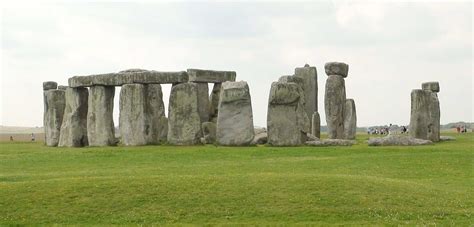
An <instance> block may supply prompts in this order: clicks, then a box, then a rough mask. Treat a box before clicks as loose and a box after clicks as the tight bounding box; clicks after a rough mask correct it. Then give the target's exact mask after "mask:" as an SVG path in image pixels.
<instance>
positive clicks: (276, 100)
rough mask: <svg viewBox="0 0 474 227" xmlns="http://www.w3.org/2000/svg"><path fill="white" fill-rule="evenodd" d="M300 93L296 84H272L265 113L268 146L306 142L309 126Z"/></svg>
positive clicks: (300, 90) (295, 144) (293, 144)
mask: <svg viewBox="0 0 474 227" xmlns="http://www.w3.org/2000/svg"><path fill="white" fill-rule="evenodd" d="M302 93H303V91H302V89H301V87H300V86H299V85H298V84H296V83H283V82H274V83H272V86H271V89H270V95H269V100H268V113H267V130H268V143H269V144H271V145H274V146H297V145H301V144H303V143H304V142H305V141H306V133H307V132H309V129H310V125H309V119H308V116H307V114H306V111H305V109H304V101H303V99H302V98H301V96H302Z"/></svg>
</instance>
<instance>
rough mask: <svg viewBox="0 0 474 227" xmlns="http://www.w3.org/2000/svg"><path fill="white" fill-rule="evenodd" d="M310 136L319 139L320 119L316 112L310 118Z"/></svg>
mask: <svg viewBox="0 0 474 227" xmlns="http://www.w3.org/2000/svg"><path fill="white" fill-rule="evenodd" d="M311 134H313V136H316V137H317V138H321V118H320V117H319V113H318V112H314V113H313V115H312V117H311Z"/></svg>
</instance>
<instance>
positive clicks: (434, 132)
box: [428, 92, 441, 142]
mask: <svg viewBox="0 0 474 227" xmlns="http://www.w3.org/2000/svg"><path fill="white" fill-rule="evenodd" d="M428 116H429V123H428V139H429V140H431V141H433V142H438V141H439V140H440V124H441V123H440V120H441V119H440V117H441V113H440V107H439V100H438V95H436V93H434V92H431V94H430V103H429V106H428Z"/></svg>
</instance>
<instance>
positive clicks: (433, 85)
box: [421, 82, 439, 93]
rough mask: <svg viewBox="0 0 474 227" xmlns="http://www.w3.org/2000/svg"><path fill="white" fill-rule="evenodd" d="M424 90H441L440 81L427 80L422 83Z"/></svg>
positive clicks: (436, 91)
mask: <svg viewBox="0 0 474 227" xmlns="http://www.w3.org/2000/svg"><path fill="white" fill-rule="evenodd" d="M421 88H422V89H423V90H428V91H432V92H435V93H438V92H439V82H426V83H422V84H421Z"/></svg>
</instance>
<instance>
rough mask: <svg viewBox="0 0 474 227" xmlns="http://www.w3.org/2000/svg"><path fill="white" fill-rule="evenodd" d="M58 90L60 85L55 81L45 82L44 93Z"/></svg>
mask: <svg viewBox="0 0 474 227" xmlns="http://www.w3.org/2000/svg"><path fill="white" fill-rule="evenodd" d="M57 88H58V83H56V82H54V81H46V82H43V91H47V90H55V89H57Z"/></svg>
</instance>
